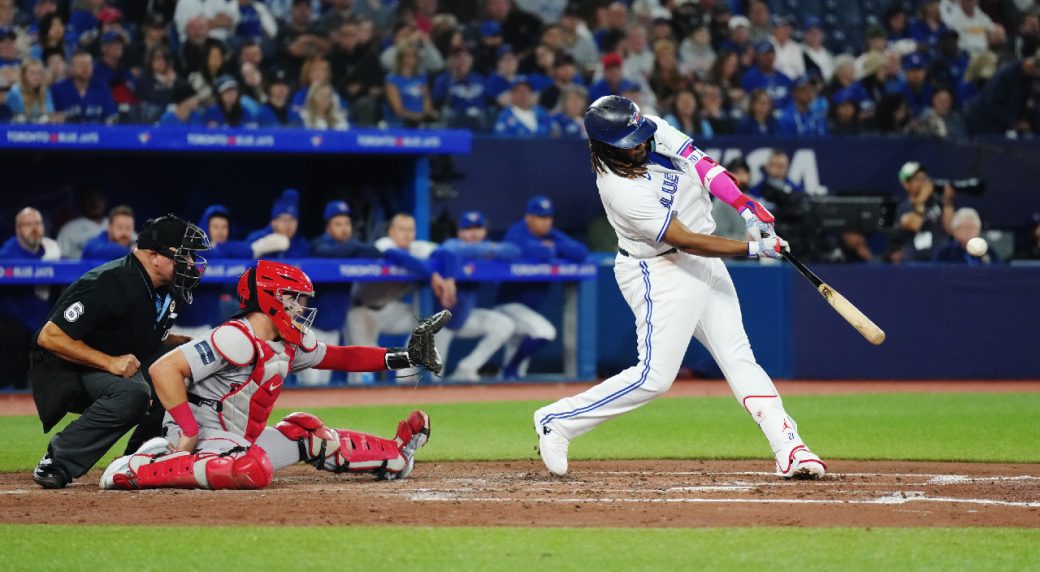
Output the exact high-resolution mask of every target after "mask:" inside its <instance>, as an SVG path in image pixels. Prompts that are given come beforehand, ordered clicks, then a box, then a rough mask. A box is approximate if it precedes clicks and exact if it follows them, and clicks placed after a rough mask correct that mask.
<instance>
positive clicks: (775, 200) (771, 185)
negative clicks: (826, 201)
mask: <svg viewBox="0 0 1040 572" xmlns="http://www.w3.org/2000/svg"><path fill="white" fill-rule="evenodd" d="M789 167H790V159H789V158H788V156H787V153H785V152H784V151H783V150H781V149H774V150H773V152H772V153H771V154H770V155H769V159H767V160H766V163H765V165H763V166H762V180H761V181H760V182H759V183H758V184H757V185H755V186H754V187H752V188H751V190H750V191H749V194H750V195H751V196H753V197H758V198H760V199H761V201H762V204H763V205H765V207H766V208H767V209H769V210H770V211H772V213H773V215H774V216H775V217H776V220H777V223H776V233H777V235H779V236H782V237H784V238H785V239H787V241H788V242H789V243H791V251H792V252H798V253H799V256H803V257H805V258H807V259H809V260H819V259H820V258H822V256H823V255H824V254H826V253H827V252H826V251H827V249H826V248H825V245H824V239H823V231H822V229H821V227H820V224H819V221H818V220H817V218H816V216H815V212H814V210H813V208H812V205H811V203H810V201H809V195H808V194H806V192H805V187H803V186H802V185H800V184H798V183H796V182H794V181H793V180H791V176H790V171H789Z"/></svg>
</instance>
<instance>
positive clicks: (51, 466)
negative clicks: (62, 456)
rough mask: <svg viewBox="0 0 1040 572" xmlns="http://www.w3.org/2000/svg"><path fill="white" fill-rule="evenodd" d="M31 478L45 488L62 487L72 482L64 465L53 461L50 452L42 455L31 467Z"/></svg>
mask: <svg viewBox="0 0 1040 572" xmlns="http://www.w3.org/2000/svg"><path fill="white" fill-rule="evenodd" d="M33 480H34V481H36V484H38V485H40V486H41V487H43V488H45V489H63V488H65V487H67V486H69V483H71V482H72V477H70V476H69V473H68V471H66V470H65V467H62V466H61V465H59V464H57V463H55V462H54V460H53V459H51V456H50V454H47V455H44V457H43V458H42V459H40V463H39V464H38V465H36V468H35V469H33Z"/></svg>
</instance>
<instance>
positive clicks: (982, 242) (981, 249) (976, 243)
mask: <svg viewBox="0 0 1040 572" xmlns="http://www.w3.org/2000/svg"><path fill="white" fill-rule="evenodd" d="M967 248H968V254H970V255H972V256H984V255H985V254H986V251H987V250H989V244H987V243H986V239H985V238H980V237H975V238H973V239H971V240H969V241H968V246H967Z"/></svg>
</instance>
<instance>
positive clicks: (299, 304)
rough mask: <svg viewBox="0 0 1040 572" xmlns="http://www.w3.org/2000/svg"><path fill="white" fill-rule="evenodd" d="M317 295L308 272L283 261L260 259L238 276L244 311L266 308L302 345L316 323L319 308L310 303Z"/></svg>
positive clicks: (289, 337)
mask: <svg viewBox="0 0 1040 572" xmlns="http://www.w3.org/2000/svg"><path fill="white" fill-rule="evenodd" d="M313 297H314V284H312V283H311V279H310V278H309V277H307V274H306V273H305V272H304V271H302V270H300V269H299V268H296V267H295V266H290V265H288V264H283V263H281V262H272V261H270V260H260V261H258V262H257V263H256V268H250V269H248V270H246V271H245V272H243V273H242V276H240V277H239V279H238V299H239V306H240V307H241V309H242V310H243V312H250V311H258V312H263V313H264V314H265V315H266V316H268V317H269V318H271V320H272V321H273V322H274V325H275V327H276V328H277V329H278V333H279V334H281V336H282V339H283V340H285V341H286V342H288V343H290V344H297V345H299V344H300V342H301V340H302V339H303V335H304V334H305V333H306V332H307V330H309V329H310V327H311V324H313V323H314V317H315V316H316V315H317V313H318V309H317V308H313V307H309V306H308V304H309V303H310V299H311V298H313Z"/></svg>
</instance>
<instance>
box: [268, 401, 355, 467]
mask: <svg viewBox="0 0 1040 572" xmlns="http://www.w3.org/2000/svg"><path fill="white" fill-rule="evenodd" d="M274 428H275V429H277V430H278V431H280V432H281V433H282V435H285V437H286V438H287V439H289V440H290V441H296V443H297V445H298V446H299V448H300V460H301V461H304V462H306V463H310V464H312V465H314V466H315V467H317V468H319V469H321V468H323V467H324V465H325V459H328V458H330V457H333V456H335V454H336V453H337V452H338V451H339V448H340V437H339V435H338V434H337V433H336V432H335V431H334V430H332V429H329V428H328V427H326V426H325V422H324V421H322V420H321V419H320V418H319V417H317V416H316V415H311V414H310V413H301V412H296V413H290V414H289V415H287V416H285V418H284V419H282V420H281V421H280V422H278V424H277V425H275V426H274Z"/></svg>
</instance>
